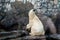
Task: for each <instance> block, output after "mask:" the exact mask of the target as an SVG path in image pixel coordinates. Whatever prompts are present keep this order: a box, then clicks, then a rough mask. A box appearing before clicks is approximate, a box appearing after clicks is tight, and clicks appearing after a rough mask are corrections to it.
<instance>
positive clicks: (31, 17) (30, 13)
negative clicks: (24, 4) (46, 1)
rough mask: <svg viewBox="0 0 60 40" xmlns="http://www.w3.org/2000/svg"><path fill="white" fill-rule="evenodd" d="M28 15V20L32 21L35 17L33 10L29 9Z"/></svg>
mask: <svg viewBox="0 0 60 40" xmlns="http://www.w3.org/2000/svg"><path fill="white" fill-rule="evenodd" d="M28 15H29V18H30V19H33V18H34V17H35V9H31V10H30V11H29V14H28Z"/></svg>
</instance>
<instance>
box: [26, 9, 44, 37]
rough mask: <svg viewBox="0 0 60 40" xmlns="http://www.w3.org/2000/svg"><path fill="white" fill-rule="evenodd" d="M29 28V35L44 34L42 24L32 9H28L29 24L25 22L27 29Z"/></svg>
mask: <svg viewBox="0 0 60 40" xmlns="http://www.w3.org/2000/svg"><path fill="white" fill-rule="evenodd" d="M29 28H31V33H30V35H31V36H35V35H44V34H45V31H44V26H43V24H42V22H41V20H39V18H38V17H37V15H36V14H35V12H34V11H33V9H32V10H30V11H29V24H27V29H29Z"/></svg>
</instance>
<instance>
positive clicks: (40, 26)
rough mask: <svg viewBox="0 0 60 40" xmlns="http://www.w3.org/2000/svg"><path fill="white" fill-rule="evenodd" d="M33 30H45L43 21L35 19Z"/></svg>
mask: <svg viewBox="0 0 60 40" xmlns="http://www.w3.org/2000/svg"><path fill="white" fill-rule="evenodd" d="M32 31H34V32H43V31H44V28H43V24H42V23H41V22H37V21H35V22H34V23H33V25H32Z"/></svg>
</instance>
